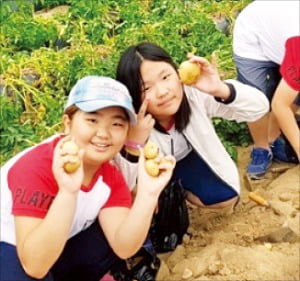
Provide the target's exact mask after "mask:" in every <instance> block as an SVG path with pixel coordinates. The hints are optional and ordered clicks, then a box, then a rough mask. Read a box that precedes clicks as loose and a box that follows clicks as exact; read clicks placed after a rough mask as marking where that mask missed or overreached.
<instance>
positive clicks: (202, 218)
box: [157, 148, 300, 281]
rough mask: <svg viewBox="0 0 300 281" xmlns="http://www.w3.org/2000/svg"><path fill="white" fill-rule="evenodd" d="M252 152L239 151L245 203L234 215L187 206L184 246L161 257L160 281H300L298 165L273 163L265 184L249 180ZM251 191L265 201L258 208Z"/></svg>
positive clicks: (237, 208)
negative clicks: (265, 203)
mask: <svg viewBox="0 0 300 281" xmlns="http://www.w3.org/2000/svg"><path fill="white" fill-rule="evenodd" d="M249 149H250V148H239V159H238V166H239V170H240V174H241V179H242V191H241V200H240V202H239V204H238V205H237V207H236V208H235V210H234V211H233V210H232V209H227V210H222V211H217V210H205V209H201V208H195V207H193V206H189V212H190V218H191V224H190V227H189V230H188V235H186V236H185V238H184V243H183V244H182V245H180V246H178V247H177V248H176V250H175V251H174V252H172V253H167V254H163V255H161V256H160V257H161V259H162V266H161V268H160V271H159V273H158V276H157V280H168V281H170V280H174V281H175V280H176V281H179V280H191V281H192V280H193V281H194V280H197V281H198V280H273V281H274V280H284V281H287V280H300V269H299V264H300V228H299V222H300V201H299V190H300V185H299V183H300V180H299V168H300V166H299V165H292V164H278V163H274V164H273V165H272V167H271V169H270V171H269V172H268V173H267V175H266V177H265V179H263V180H259V181H251V180H249V178H247V177H245V175H244V174H245V167H246V165H247V163H248V161H249V155H250V151H249ZM250 191H252V192H255V193H256V194H259V195H261V196H262V197H263V198H265V199H266V200H267V202H268V203H269V206H267V207H266V206H260V205H258V204H257V203H255V202H253V201H252V200H250V199H249V198H248V193H249V192H250Z"/></svg>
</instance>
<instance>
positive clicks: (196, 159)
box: [172, 151, 238, 205]
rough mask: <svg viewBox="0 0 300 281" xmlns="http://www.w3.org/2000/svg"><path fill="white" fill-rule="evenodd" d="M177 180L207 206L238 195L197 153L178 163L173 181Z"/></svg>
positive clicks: (192, 153) (191, 153)
mask: <svg viewBox="0 0 300 281" xmlns="http://www.w3.org/2000/svg"><path fill="white" fill-rule="evenodd" d="M177 179H180V180H181V183H182V186H183V187H184V189H186V190H188V191H191V192H192V193H193V194H194V195H196V196H197V197H199V199H200V200H201V202H203V203H204V204H205V205H212V204H216V203H221V202H224V201H227V200H229V199H231V198H233V197H235V196H237V195H238V194H237V192H236V191H235V190H234V189H233V188H232V187H230V186H229V185H228V184H227V183H225V182H224V181H222V180H221V179H220V178H219V177H218V176H217V175H216V174H215V173H214V172H213V171H212V170H211V169H210V167H209V166H208V165H207V164H206V163H205V162H204V161H203V159H202V158H201V157H200V156H199V155H198V154H197V153H196V152H195V151H191V152H190V153H189V154H188V155H187V156H186V157H185V158H184V159H182V160H180V161H179V162H177V163H176V166H175V169H174V173H173V177H172V180H177Z"/></svg>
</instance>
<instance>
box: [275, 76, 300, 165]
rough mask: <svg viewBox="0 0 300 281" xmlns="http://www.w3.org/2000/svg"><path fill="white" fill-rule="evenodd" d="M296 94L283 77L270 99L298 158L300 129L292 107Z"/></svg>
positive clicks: (281, 126)
mask: <svg viewBox="0 0 300 281" xmlns="http://www.w3.org/2000/svg"><path fill="white" fill-rule="evenodd" d="M297 95H298V91H296V90H294V89H292V88H291V87H290V86H289V85H288V84H287V83H286V82H285V80H284V79H281V81H280V83H279V85H278V87H277V89H276V91H275V94H274V97H273V100H272V111H273V113H274V115H275V116H276V119H277V121H278V123H279V126H280V128H281V130H282V132H283V133H284V135H285V136H286V137H287V139H288V140H289V142H290V144H291V145H292V147H293V149H294V151H295V152H296V154H297V156H298V159H300V131H299V128H298V125H297V122H296V119H295V114H294V111H293V109H292V105H293V103H294V100H295V99H296V97H297Z"/></svg>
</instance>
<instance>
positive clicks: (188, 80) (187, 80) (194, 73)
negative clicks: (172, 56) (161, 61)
mask: <svg viewBox="0 0 300 281" xmlns="http://www.w3.org/2000/svg"><path fill="white" fill-rule="evenodd" d="M178 73H179V78H180V80H181V82H182V83H184V84H186V85H192V84H194V83H196V82H197V80H198V79H199V76H200V73H201V71H200V67H199V65H198V64H197V63H193V62H190V61H184V62H182V63H181V64H180V66H179V69H178Z"/></svg>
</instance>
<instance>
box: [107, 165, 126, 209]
mask: <svg viewBox="0 0 300 281" xmlns="http://www.w3.org/2000/svg"><path fill="white" fill-rule="evenodd" d="M102 167H103V181H104V182H105V183H106V184H107V185H108V186H109V187H110V189H111V193H110V196H109V199H108V200H107V202H106V203H105V205H104V206H103V208H107V207H126V208H130V207H131V205H132V200H131V193H130V190H129V188H128V186H127V184H126V182H125V180H124V178H123V175H122V173H121V172H120V170H119V169H118V168H117V167H115V166H113V165H111V164H109V163H105V164H103V166H102Z"/></svg>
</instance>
